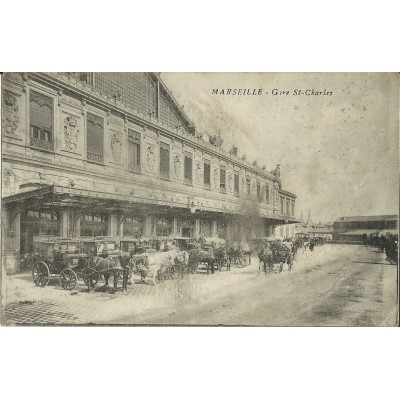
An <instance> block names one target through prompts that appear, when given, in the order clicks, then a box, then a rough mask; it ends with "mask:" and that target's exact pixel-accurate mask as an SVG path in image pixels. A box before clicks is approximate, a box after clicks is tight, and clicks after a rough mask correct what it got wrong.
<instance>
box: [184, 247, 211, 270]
mask: <svg viewBox="0 0 400 400" xmlns="http://www.w3.org/2000/svg"><path fill="white" fill-rule="evenodd" d="M188 253H189V261H188V273H191V274H194V273H195V272H196V269H197V267H198V266H199V264H200V263H204V264H206V265H207V275H208V274H209V273H210V269H211V273H212V274H213V273H214V260H215V257H214V252H211V251H206V250H203V249H192V250H189V251H188Z"/></svg>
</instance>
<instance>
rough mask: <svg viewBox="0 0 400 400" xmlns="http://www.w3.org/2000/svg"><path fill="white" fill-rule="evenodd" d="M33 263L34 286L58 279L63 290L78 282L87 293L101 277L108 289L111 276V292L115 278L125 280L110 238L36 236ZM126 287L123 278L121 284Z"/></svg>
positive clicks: (114, 245) (72, 287) (116, 251)
mask: <svg viewBox="0 0 400 400" xmlns="http://www.w3.org/2000/svg"><path fill="white" fill-rule="evenodd" d="M33 243H34V248H35V259H36V261H35V263H34V265H33V267H32V278H33V281H34V283H35V284H36V286H40V287H44V286H46V285H47V284H48V283H49V281H50V280H51V279H58V280H59V283H60V286H61V287H62V288H63V289H68V290H72V289H74V288H75V286H76V285H77V282H78V280H79V279H81V280H83V282H84V283H85V284H86V285H87V287H88V291H90V289H91V288H94V286H95V285H96V284H97V282H98V280H99V278H100V276H104V278H105V281H106V284H105V286H107V287H108V281H109V278H110V277H111V278H112V280H113V281H114V282H113V286H114V290H116V289H117V281H118V279H119V278H121V277H122V278H126V275H124V272H125V270H124V269H123V268H122V267H121V265H120V262H119V259H120V258H119V256H120V252H119V250H118V249H117V248H116V242H115V240H114V239H112V238H107V237H100V238H87V239H77V238H74V239H71V238H62V237H44V236H36V237H35V238H34V240H33ZM124 284H125V287H126V279H124V280H123V285H124Z"/></svg>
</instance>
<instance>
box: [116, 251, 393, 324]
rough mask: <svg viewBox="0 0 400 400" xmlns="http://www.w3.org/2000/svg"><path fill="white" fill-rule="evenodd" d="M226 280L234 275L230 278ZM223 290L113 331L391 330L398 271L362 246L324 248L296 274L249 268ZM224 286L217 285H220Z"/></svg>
mask: <svg viewBox="0 0 400 400" xmlns="http://www.w3.org/2000/svg"><path fill="white" fill-rule="evenodd" d="M227 274H230V275H229V276H227ZM220 275H223V276H224V278H225V280H226V282H225V284H224V285H223V287H221V286H220V285H218V284H216V282H212V280H213V279H218V278H219V277H218V278H217V277H216V276H208V277H205V279H207V280H208V281H210V287H209V288H208V290H207V291H201V290H200V291H198V292H197V293H195V294H193V296H192V297H191V298H190V299H188V301H187V302H186V303H183V304H182V303H181V304H180V305H179V306H177V307H175V308H174V310H173V311H172V310H171V309H169V308H164V309H161V310H160V309H155V310H152V311H150V310H149V312H148V313H146V314H144V315H141V316H135V315H132V316H125V317H123V318H117V319H115V320H113V321H112V322H114V323H140V324H173V325H174V324H178V325H183V324H193V325H198V324H200V325H219V324H222V325H262V326H394V325H395V324H396V287H397V286H396V281H397V273H396V267H395V266H393V265H390V264H389V263H388V262H387V261H385V257H384V255H383V254H381V253H378V252H376V251H375V249H372V248H366V247H363V246H344V245H325V246H323V247H317V248H316V249H315V251H314V252H310V251H307V252H306V253H304V254H299V256H298V257H297V262H296V263H295V265H294V268H293V270H292V271H290V272H289V271H287V270H284V271H283V272H282V273H281V274H278V273H275V274H272V275H265V274H260V275H258V271H257V265H256V262H254V261H253V265H252V266H251V267H247V268H245V269H240V270H234V271H233V273H232V272H231V273H229V272H226V273H225V272H222V273H221V274H220ZM218 280H219V279H218Z"/></svg>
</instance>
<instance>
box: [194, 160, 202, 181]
mask: <svg viewBox="0 0 400 400" xmlns="http://www.w3.org/2000/svg"><path fill="white" fill-rule="evenodd" d="M203 173H204V170H203V162H202V161H196V164H195V174H194V176H195V181H196V184H197V185H201V183H202V182H203Z"/></svg>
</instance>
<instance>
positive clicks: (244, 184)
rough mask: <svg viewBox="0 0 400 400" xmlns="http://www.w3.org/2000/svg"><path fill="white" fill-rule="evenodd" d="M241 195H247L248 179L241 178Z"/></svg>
mask: <svg viewBox="0 0 400 400" xmlns="http://www.w3.org/2000/svg"><path fill="white" fill-rule="evenodd" d="M240 193H246V177H244V176H242V177H241V178H240Z"/></svg>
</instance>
